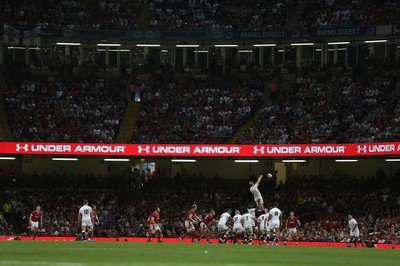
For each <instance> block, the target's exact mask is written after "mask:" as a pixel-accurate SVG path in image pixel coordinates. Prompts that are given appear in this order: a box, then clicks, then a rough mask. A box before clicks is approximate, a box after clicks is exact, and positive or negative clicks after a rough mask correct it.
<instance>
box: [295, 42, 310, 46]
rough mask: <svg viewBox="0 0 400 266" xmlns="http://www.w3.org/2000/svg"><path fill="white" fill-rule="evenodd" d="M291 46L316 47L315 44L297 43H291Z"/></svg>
mask: <svg viewBox="0 0 400 266" xmlns="http://www.w3.org/2000/svg"><path fill="white" fill-rule="evenodd" d="M290 45H291V46H312V45H314V43H313V42H297V43H291V44H290Z"/></svg>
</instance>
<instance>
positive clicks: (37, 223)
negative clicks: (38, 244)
mask: <svg viewBox="0 0 400 266" xmlns="http://www.w3.org/2000/svg"><path fill="white" fill-rule="evenodd" d="M31 226H33V227H35V228H39V222H34V221H32V223H31Z"/></svg>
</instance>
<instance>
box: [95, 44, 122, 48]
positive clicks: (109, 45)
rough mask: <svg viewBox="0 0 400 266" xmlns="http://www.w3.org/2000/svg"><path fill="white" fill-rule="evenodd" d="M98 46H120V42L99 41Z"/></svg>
mask: <svg viewBox="0 0 400 266" xmlns="http://www.w3.org/2000/svg"><path fill="white" fill-rule="evenodd" d="M97 46H100V47H120V46H121V44H120V43H98V44H97Z"/></svg>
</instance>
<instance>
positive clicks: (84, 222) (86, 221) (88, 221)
mask: <svg viewBox="0 0 400 266" xmlns="http://www.w3.org/2000/svg"><path fill="white" fill-rule="evenodd" d="M82 226H87V227H93V224H92V219H82Z"/></svg>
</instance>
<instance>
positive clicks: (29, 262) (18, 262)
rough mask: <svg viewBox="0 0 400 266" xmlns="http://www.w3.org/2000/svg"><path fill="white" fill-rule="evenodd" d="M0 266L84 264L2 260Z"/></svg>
mask: <svg viewBox="0 0 400 266" xmlns="http://www.w3.org/2000/svg"><path fill="white" fill-rule="evenodd" d="M0 265H9V266H11V265H16V266H18V265H33V266H85V265H86V264H82V263H74V262H49V261H18V260H2V261H0Z"/></svg>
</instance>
